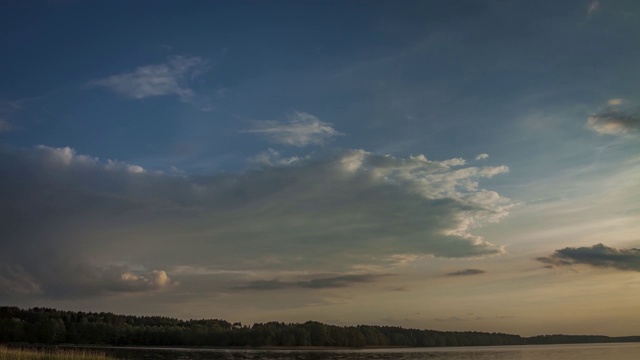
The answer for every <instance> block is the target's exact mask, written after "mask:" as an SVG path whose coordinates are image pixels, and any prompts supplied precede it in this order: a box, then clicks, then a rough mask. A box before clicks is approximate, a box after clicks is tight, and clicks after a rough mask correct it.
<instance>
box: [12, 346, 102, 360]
mask: <svg viewBox="0 0 640 360" xmlns="http://www.w3.org/2000/svg"><path fill="white" fill-rule="evenodd" d="M0 360H113V359H112V358H110V357H108V356H107V355H106V354H105V353H101V352H97V351H92V350H85V349H42V350H34V349H23V348H8V347H5V346H0Z"/></svg>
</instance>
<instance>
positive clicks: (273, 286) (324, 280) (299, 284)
mask: <svg viewBox="0 0 640 360" xmlns="http://www.w3.org/2000/svg"><path fill="white" fill-rule="evenodd" d="M388 276H391V275H390V274H357V275H340V276H333V277H320V278H315V279H311V280H298V281H280V280H257V281H252V282H250V283H249V284H247V285H243V286H238V287H235V289H244V290H282V289H295V288H298V289H330V288H342V287H349V286H352V285H354V284H361V283H371V282H375V281H378V280H380V279H381V278H384V277H388Z"/></svg>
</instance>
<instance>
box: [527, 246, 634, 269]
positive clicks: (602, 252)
mask: <svg viewBox="0 0 640 360" xmlns="http://www.w3.org/2000/svg"><path fill="white" fill-rule="evenodd" d="M537 260H538V261H540V262H542V263H543V264H547V267H555V266H570V265H575V264H585V265H591V266H593V267H599V268H613V269H619V270H631V271H640V249H636V248H631V249H616V248H612V247H608V246H605V245H603V244H597V245H593V246H591V247H567V248H564V249H560V250H556V251H555V253H553V254H552V255H550V256H546V257H539V258H538V259H537Z"/></svg>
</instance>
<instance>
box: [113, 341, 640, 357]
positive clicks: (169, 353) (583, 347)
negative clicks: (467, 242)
mask: <svg viewBox="0 0 640 360" xmlns="http://www.w3.org/2000/svg"><path fill="white" fill-rule="evenodd" d="M101 350H104V351H106V352H107V353H108V354H109V355H111V356H114V357H116V358H118V359H130V360H222V359H224V360H235V359H238V360H258V359H260V360H329V359H338V360H341V359H344V360H347V359H349V360H350V359H359V360H422V359H430V360H438V359H439V360H496V359H497V360H520V359H522V360H572V359H575V360H637V359H640V343H622V344H570V345H526V346H486V347H456V348H395V349H363V350H351V349H345V350H255V349H187V348H174V349H160V348H105V349H101Z"/></svg>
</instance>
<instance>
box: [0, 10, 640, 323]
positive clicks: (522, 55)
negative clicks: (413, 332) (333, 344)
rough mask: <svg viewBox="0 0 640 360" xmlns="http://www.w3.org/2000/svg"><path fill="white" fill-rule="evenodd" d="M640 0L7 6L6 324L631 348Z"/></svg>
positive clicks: (636, 278)
mask: <svg viewBox="0 0 640 360" xmlns="http://www.w3.org/2000/svg"><path fill="white" fill-rule="evenodd" d="M638 44H640V3H639V2H637V1H636V0H598V1H595V0H594V1H589V0H587V1H583V0H579V1H578V0H569V1H520V0H518V1H512V0H510V1H506V0H505V1H500V0H494V1H488V0H468V1H463V0H455V1H408V0H405V1H188V2H186V1H185V2H171V1H136V2H97V1H95V2H79V1H41V2H37V1H33V2H31V1H28V2H21V1H3V2H2V3H1V4H0V49H2V50H1V53H2V55H1V56H0V219H1V221H0V304H3V305H17V306H22V307H31V306H47V307H56V308H62V309H69V310H91V311H112V312H116V313H126V314H140V315H143V314H145V315H166V316H173V317H180V318H222V319H226V320H228V321H233V322H235V321H241V322H243V323H248V324H251V323H254V322H264V321H285V322H303V321H306V320H317V321H322V322H327V323H331V324H337V325H347V324H380V325H399V326H404V327H412V328H430V329H440V330H478V331H497V332H510V333H518V334H522V335H533V334H544V333H597V334H606V335H639V334H640V322H639V321H638V319H639V318H640V311H639V310H638V306H637V304H638V303H639V302H640V87H639V85H640V65H639V64H640V46H638Z"/></svg>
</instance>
